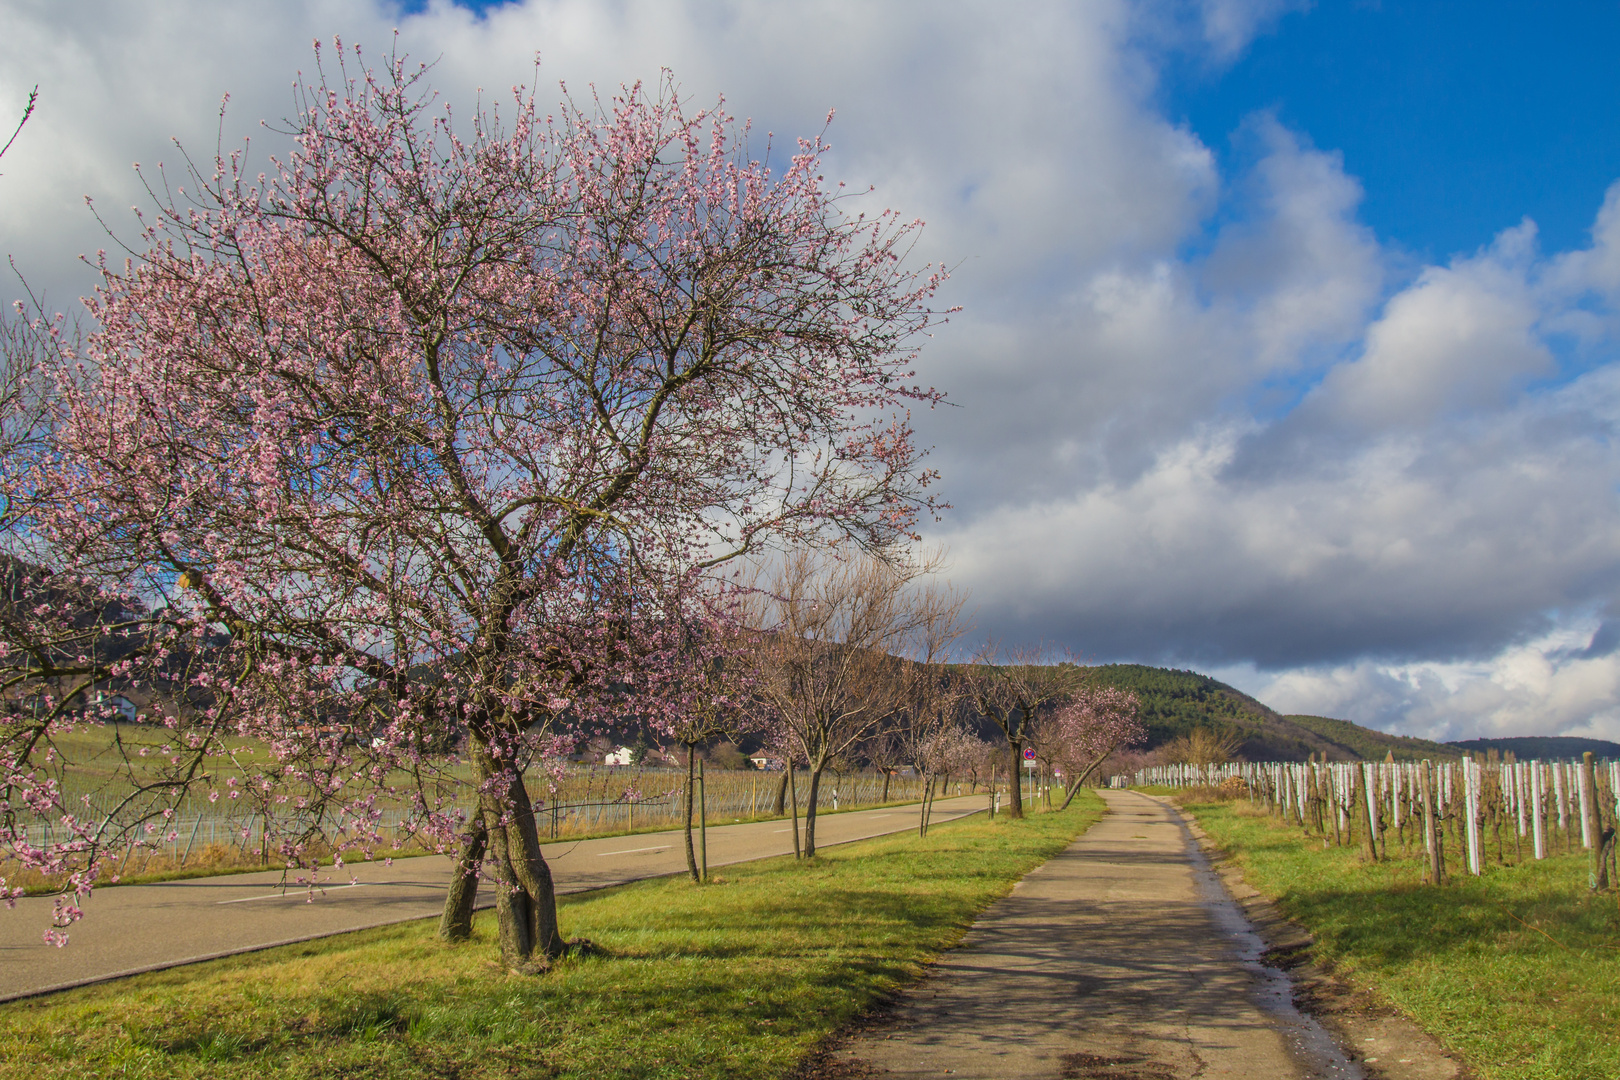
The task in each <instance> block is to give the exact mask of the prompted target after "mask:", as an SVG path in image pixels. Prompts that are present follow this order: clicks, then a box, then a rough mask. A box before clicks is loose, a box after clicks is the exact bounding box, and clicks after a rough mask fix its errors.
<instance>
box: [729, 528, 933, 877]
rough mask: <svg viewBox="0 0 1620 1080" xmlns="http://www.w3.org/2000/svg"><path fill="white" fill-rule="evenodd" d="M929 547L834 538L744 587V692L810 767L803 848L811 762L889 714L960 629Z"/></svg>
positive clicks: (813, 772)
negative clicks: (748, 628)
mask: <svg viewBox="0 0 1620 1080" xmlns="http://www.w3.org/2000/svg"><path fill="white" fill-rule="evenodd" d="M939 566H940V561H939V559H938V558H937V557H928V558H923V559H919V560H914V561H911V560H907V559H905V558H904V557H903V556H902V554H901V553H895V554H894V555H893V557H891V558H889V559H884V558H880V557H878V556H876V555H873V554H869V553H867V552H866V551H863V550H861V549H859V548H857V547H855V546H854V545H845V546H843V547H841V548H840V549H838V550H837V551H834V552H833V553H831V554H828V555H825V556H822V555H818V554H817V553H815V552H811V551H807V550H803V549H800V550H797V551H793V552H790V553H789V554H788V555H786V556H785V557H784V558H783V559H782V561H781V563H780V565H779V567H778V568H777V571H776V573H775V575H774V576H773V577H771V578H770V579H769V582H768V584H764V585H762V586H761V587H758V588H756V589H754V590H753V592H752V595H751V599H750V601H749V618H750V621H751V623H752V625H753V626H754V627H755V628H756V630H757V631H758V634H759V636H758V643H759V645H758V648H759V651H758V655H757V663H758V676H757V680H758V681H757V683H756V693H757V694H758V695H759V697H760V698H761V699H762V701H763V702H764V704H765V706H766V707H767V708H768V709H769V711H770V713H771V716H772V722H773V724H774V725H775V726H776V727H777V728H778V729H779V730H780V731H781V733H782V736H781V737H782V738H783V739H784V741H786V742H789V743H791V744H792V745H793V746H794V748H795V749H796V751H797V753H798V754H799V755H802V758H803V760H805V761H806V762H807V763H808V765H809V769H810V790H809V793H808V796H807V800H808V801H807V803H806V809H805V829H804V855H805V857H806V858H811V857H813V856H814V855H815V853H816V839H815V837H816V801H817V796H818V794H819V792H820V786H821V776H822V773H823V771H824V770H825V769H826V768H827V766H828V765H829V764H831V763H832V762H833V761H835V760H837V759H839V758H843V757H845V756H847V755H849V754H850V753H851V752H852V751H853V750H854V749H855V748H856V747H857V746H859V745H860V744H861V743H862V742H864V741H865V740H866V739H867V738H869V737H870V736H871V735H872V734H873V733H874V732H875V731H877V730H879V729H880V727H881V726H883V725H884V724H885V723H888V722H891V721H893V720H894V719H895V718H896V717H897V716H898V715H899V714H900V713H901V712H902V710H904V709H905V708H906V707H907V706H908V704H909V703H911V702H912V700H913V698H914V697H915V695H916V693H917V683H918V680H919V679H920V678H928V677H931V676H932V674H933V672H934V671H935V670H936V669H937V665H938V664H939V663H940V662H941V661H942V660H943V659H944V656H945V652H946V650H947V649H948V648H949V646H950V644H951V642H953V641H954V640H955V639H956V637H957V636H958V635H959V634H960V633H961V617H962V614H961V613H962V604H963V598H962V597H961V596H960V595H959V594H957V593H956V592H955V591H954V590H952V589H951V588H950V587H949V586H948V585H946V584H944V583H942V582H940V581H939V580H938V579H937V576H936V575H937V572H938V570H939Z"/></svg>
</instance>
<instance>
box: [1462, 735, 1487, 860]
mask: <svg viewBox="0 0 1620 1080" xmlns="http://www.w3.org/2000/svg"><path fill="white" fill-rule="evenodd" d="M1479 781H1480V775H1479V765H1478V762H1477V761H1476V760H1475V759H1474V758H1463V818H1464V821H1463V828H1464V829H1465V830H1466V837H1467V841H1468V872H1469V873H1470V874H1473V875H1475V876H1478V875H1479V874H1482V873H1484V870H1485V866H1484V863H1485V860H1484V857H1483V854H1482V852H1481V850H1480V848H1481V846H1482V844H1481V838H1480V833H1479V794H1480V792H1479Z"/></svg>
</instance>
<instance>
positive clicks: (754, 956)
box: [0, 792, 1101, 1080]
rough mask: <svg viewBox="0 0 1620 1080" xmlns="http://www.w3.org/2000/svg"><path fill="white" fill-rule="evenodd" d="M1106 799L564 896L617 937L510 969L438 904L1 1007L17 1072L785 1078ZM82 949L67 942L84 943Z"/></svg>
mask: <svg viewBox="0 0 1620 1080" xmlns="http://www.w3.org/2000/svg"><path fill="white" fill-rule="evenodd" d="M1100 813H1101V802H1100V800H1099V799H1097V797H1096V796H1095V795H1092V794H1091V793H1090V792H1086V793H1084V796H1083V798H1080V799H1076V801H1075V804H1074V806H1072V807H1071V808H1070V809H1069V810H1068V811H1065V812H1052V813H1036V814H1033V815H1031V816H1030V817H1029V818H1027V819H1025V820H1023V821H1012V820H1009V819H1007V818H1006V817H1001V818H998V819H997V820H995V821H986V820H984V819H983V818H982V817H974V818H970V819H967V820H965V821H960V822H955V823H951V824H948V825H941V826H937V827H935V828H934V829H932V830H930V832H929V835H928V837H927V838H926V839H919V838H918V837H917V836H916V835H915V834H912V833H907V834H900V835H896V836H892V837H885V838H881V839H877V840H870V841H864V842H861V843H858V844H850V845H846V846H842V847H838V848H833V849H829V850H827V851H825V852H823V853H822V854H820V855H819V856H818V857H817V858H816V859H815V860H813V861H811V862H808V863H796V862H794V860H792V859H774V860H769V861H764V862H759V863H750V864H744V865H740V866H734V867H728V868H727V869H726V871H725V876H724V878H723V880H720V881H718V882H717V883H714V884H710V885H707V886H694V885H692V884H690V883H689V882H686V881H684V880H681V879H663V880H657V881H648V882H641V883H637V884H634V885H628V886H623V887H620V888H616V889H609V890H603V891H601V892H595V893H585V894H579V895H576V896H572V897H565V898H563V899H562V900H561V915H562V920H563V925H564V931H565V933H567V934H569V935H570V936H574V935H579V936H584V937H587V938H589V939H591V940H592V941H593V942H595V943H596V944H597V945H599V946H601V948H602V949H603V952H602V954H601V955H595V956H588V957H584V958H580V959H572V960H566V961H564V962H562V963H561V964H559V965H558V967H557V968H556V969H555V970H554V971H553V972H552V973H550V974H549V975H545V976H540V977H523V976H513V975H508V974H506V973H505V972H503V971H502V970H500V969H499V968H498V967H497V966H496V964H495V955H496V954H495V945H494V943H493V940H492V939H493V928H492V926H491V924H490V920H489V918H488V917H487V915H486V916H484V917H483V918H481V919H480V920H479V923H478V936H477V939H476V940H475V941H474V942H472V943H469V944H467V945H462V946H445V945H442V944H440V943H439V942H438V941H437V940H436V939H435V938H434V936H433V931H434V926H433V923H432V921H430V920H429V921H422V922H416V923H409V924H403V925H399V926H393V927H387V928H383V929H378V930H372V931H366V932H362V933H358V934H350V935H344V936H341V937H335V938H327V939H324V940H322V941H318V942H313V943H309V944H304V945H295V946H287V947H283V948H279V949H273V950H268V951H265V952H262V953H255V954H252V955H249V956H243V957H236V958H231V959H228V960H221V961H214V962H210V963H207V964H200V965H196V966H193V967H187V968H179V969H175V970H172V971H168V972H159V973H155V974H151V975H144V976H137V977H134V978H131V979H125V980H120V981H118V982H116V983H110V984H106V985H103V986H98V987H86V988H83V989H80V990H74V991H68V992H65V993H61V994H55V995H51V996H48V997H45V998H40V999H35V1000H29V1001H22V1002H15V1003H12V1004H9V1005H4V1006H0V1076H4V1077H29V1078H44V1077H74V1078H82V1077H92V1076H108V1077H171V1076H173V1077H253V1078H255V1080H258V1078H269V1077H282V1076H286V1077H300V1078H302V1077H305V1076H310V1075H326V1076H342V1077H379V1078H381V1077H389V1078H394V1077H446V1078H448V1077H456V1078H461V1080H473V1078H479V1077H497V1076H499V1077H507V1076H536V1077H580V1078H586V1077H589V1078H631V1077H634V1078H654V1077H743V1076H745V1077H750V1078H754V1077H759V1078H768V1077H777V1076H784V1075H787V1074H789V1073H790V1072H791V1071H792V1070H793V1069H794V1068H795V1067H796V1065H797V1063H798V1062H799V1061H800V1060H801V1059H802V1058H803V1057H804V1055H805V1054H806V1053H807V1052H809V1051H810V1050H812V1049H813V1048H814V1047H815V1046H816V1045H817V1044H818V1043H819V1042H820V1040H822V1039H823V1038H825V1037H826V1036H827V1035H828V1034H829V1033H830V1032H832V1031H834V1030H836V1029H838V1028H839V1027H841V1026H842V1025H844V1024H845V1023H847V1022H848V1021H849V1020H850V1019H852V1018H853V1017H854V1016H856V1015H857V1014H858V1013H859V1012H861V1011H862V1010H863V1009H866V1008H868V1007H870V1006H871V1005H872V1004H873V1003H874V1002H876V1001H877V1000H878V999H879V998H880V997H881V996H883V995H885V994H887V993H890V992H892V991H893V990H895V989H896V988H898V987H901V986H903V985H905V984H906V983H908V982H910V981H911V980H913V979H915V978H916V977H917V975H918V974H919V973H920V972H921V970H922V966H923V964H924V963H925V962H926V961H927V960H928V959H929V958H930V957H931V956H933V955H935V954H937V953H938V952H939V951H940V950H942V949H944V948H947V947H948V946H950V945H951V944H952V943H954V942H955V941H956V940H957V939H958V938H959V937H960V936H961V934H962V933H963V932H964V931H965V929H966V928H967V927H968V926H969V925H971V923H972V921H973V919H974V917H975V915H976V914H977V913H978V912H979V911H980V910H982V909H983V908H984V906H985V905H986V904H988V903H990V902H991V901H992V900H994V899H996V898H997V897H999V896H1003V895H1005V894H1006V893H1007V892H1008V891H1009V890H1010V888H1011V887H1012V883H1013V882H1014V881H1016V880H1017V879H1018V878H1019V877H1021V876H1023V875H1024V874H1025V873H1027V872H1028V871H1029V870H1030V869H1032V868H1033V867H1035V866H1037V865H1039V864H1040V863H1041V862H1043V861H1044V860H1046V859H1047V858H1050V857H1051V856H1052V855H1055V854H1056V853H1057V852H1059V851H1060V850H1062V849H1063V847H1064V846H1065V845H1067V844H1068V842H1069V841H1070V840H1071V839H1072V838H1073V837H1074V836H1075V835H1077V834H1078V833H1079V832H1081V831H1083V830H1084V829H1085V828H1087V827H1088V826H1089V825H1090V824H1091V823H1092V822H1094V821H1095V820H1096V819H1097V818H1098V817H1099V816H1100ZM69 947H70V948H71V947H72V946H69Z"/></svg>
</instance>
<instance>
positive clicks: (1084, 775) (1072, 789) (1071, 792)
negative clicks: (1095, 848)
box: [1058, 743, 1119, 810]
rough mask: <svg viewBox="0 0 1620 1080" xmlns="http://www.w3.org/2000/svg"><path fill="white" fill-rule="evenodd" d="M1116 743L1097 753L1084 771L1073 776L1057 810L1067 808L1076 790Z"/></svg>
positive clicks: (1105, 758) (1106, 756) (1094, 770)
mask: <svg viewBox="0 0 1620 1080" xmlns="http://www.w3.org/2000/svg"><path fill="white" fill-rule="evenodd" d="M1118 745H1119V744H1118V743H1114V744H1112V745H1110V746H1109V747H1108V749H1107V750H1104V751H1103V752H1102V753H1100V754H1098V755H1097V757H1096V759H1095V760H1093V761H1092V763H1091V764H1090V765H1087V766H1086V771H1085V772H1083V773H1081V774H1080V775H1079V776H1077V777H1075V779H1074V783H1072V784H1070V785H1069V790H1068V792H1067V793H1066V794H1065V795H1064V796H1063V805H1062V806H1060V807H1058V809H1059V810H1067V809H1068V808H1069V804H1070V803H1072V802H1073V801H1074V796H1075V794H1076V793H1077V792H1079V790H1080V786H1081V785H1082V784H1084V783H1085V782H1086V780H1087V778H1088V777H1090V776H1091V774H1092V773H1094V772H1096V771H1097V766H1099V765H1101V764H1102V763H1103V762H1104V761H1105V760H1107V758H1108V755H1109V754H1112V753H1113V752H1114V748H1115V747H1116V746H1118Z"/></svg>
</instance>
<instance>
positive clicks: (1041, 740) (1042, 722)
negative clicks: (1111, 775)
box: [1030, 684, 1147, 809]
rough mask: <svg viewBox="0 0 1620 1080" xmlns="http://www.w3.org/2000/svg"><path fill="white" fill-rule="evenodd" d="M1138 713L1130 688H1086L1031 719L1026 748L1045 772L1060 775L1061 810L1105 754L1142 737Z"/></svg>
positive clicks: (1089, 685)
mask: <svg viewBox="0 0 1620 1080" xmlns="http://www.w3.org/2000/svg"><path fill="white" fill-rule="evenodd" d="M1140 711H1141V702H1140V701H1138V700H1137V697H1136V695H1135V694H1133V693H1131V692H1130V691H1129V690H1121V689H1120V688H1119V687H1117V686H1098V685H1092V684H1087V685H1082V686H1081V687H1080V688H1079V689H1077V690H1076V691H1075V692H1074V693H1073V694H1071V695H1070V696H1069V697H1068V698H1067V699H1066V700H1064V701H1062V702H1060V703H1059V704H1058V705H1057V706H1056V707H1055V708H1053V709H1051V710H1050V711H1048V712H1046V713H1043V714H1040V715H1038V716H1037V717H1036V720H1035V723H1034V725H1033V726H1032V727H1031V729H1030V744H1031V745H1032V746H1034V747H1035V750H1036V753H1037V754H1038V755H1039V757H1040V760H1041V761H1042V762H1043V763H1044V764H1045V765H1046V766H1047V768H1048V769H1049V770H1051V771H1052V772H1053V773H1054V774H1056V773H1061V774H1062V776H1063V807H1064V808H1065V809H1066V808H1067V807H1068V805H1069V803H1070V802H1072V801H1073V800H1074V796H1075V793H1076V792H1078V791H1079V790H1080V788H1081V785H1083V784H1084V783H1085V782H1086V781H1087V780H1088V779H1090V777H1091V774H1092V773H1094V772H1096V771H1097V767H1098V766H1099V765H1101V764H1102V763H1103V762H1104V761H1106V760H1107V759H1108V755H1110V754H1112V753H1113V752H1114V751H1116V750H1122V749H1124V748H1125V747H1129V746H1135V745H1137V744H1138V743H1140V742H1142V741H1143V740H1145V739H1146V738H1147V728H1146V727H1144V726H1143V725H1142V722H1141V720H1140V719H1139V718H1138V714H1139V713H1140Z"/></svg>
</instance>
